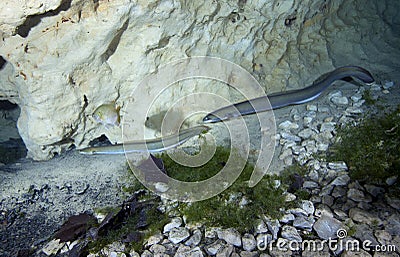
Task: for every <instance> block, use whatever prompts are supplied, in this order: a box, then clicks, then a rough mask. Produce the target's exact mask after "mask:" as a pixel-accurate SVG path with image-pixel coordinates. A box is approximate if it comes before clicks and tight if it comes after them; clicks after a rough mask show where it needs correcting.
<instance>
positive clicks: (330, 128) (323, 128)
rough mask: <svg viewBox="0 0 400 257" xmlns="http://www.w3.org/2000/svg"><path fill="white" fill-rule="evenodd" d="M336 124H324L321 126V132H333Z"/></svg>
mask: <svg viewBox="0 0 400 257" xmlns="http://www.w3.org/2000/svg"><path fill="white" fill-rule="evenodd" d="M335 126H336V122H324V123H322V125H321V129H320V131H321V132H334V131H335V130H336V127H335Z"/></svg>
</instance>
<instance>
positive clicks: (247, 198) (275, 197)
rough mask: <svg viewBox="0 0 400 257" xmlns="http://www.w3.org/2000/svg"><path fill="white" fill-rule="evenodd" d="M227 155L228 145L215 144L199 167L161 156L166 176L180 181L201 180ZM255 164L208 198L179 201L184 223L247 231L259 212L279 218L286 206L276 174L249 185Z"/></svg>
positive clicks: (215, 169)
mask: <svg viewBox="0 0 400 257" xmlns="http://www.w3.org/2000/svg"><path fill="white" fill-rule="evenodd" d="M229 155H230V151H229V149H227V148H223V147H217V149H216V152H215V154H214V156H213V158H211V160H210V161H208V162H207V163H206V164H205V165H203V166H200V167H196V168H193V167H187V166H182V165H180V164H178V163H176V162H174V161H173V160H171V159H170V158H169V157H168V156H167V155H166V154H162V155H161V156H160V157H161V158H162V159H163V161H164V165H165V169H166V170H167V173H168V175H169V176H171V177H173V178H175V179H177V180H181V181H190V182H193V181H201V180H205V179H208V178H210V177H212V176H214V175H216V174H217V173H218V172H219V171H220V170H221V169H222V168H223V167H224V165H225V164H226V162H227V160H228V158H229ZM253 170H254V166H252V165H251V164H249V163H246V165H245V167H244V169H243V171H242V172H241V174H240V175H239V177H238V178H237V179H236V181H235V182H234V183H233V184H232V185H231V186H230V187H229V188H227V189H226V190H225V191H223V192H222V193H220V194H218V195H216V196H214V197H212V198H209V199H207V200H203V201H198V202H192V203H180V204H179V207H178V209H179V212H180V213H181V215H183V216H185V217H186V221H187V222H193V223H197V222H199V223H201V224H204V225H206V226H220V227H233V228H236V229H237V230H238V231H240V232H245V231H250V230H251V229H252V228H253V227H254V225H255V224H254V222H255V220H256V219H257V218H259V217H260V215H268V216H270V217H274V218H278V217H280V215H281V211H280V209H281V208H282V207H284V205H285V197H284V194H283V192H284V187H277V186H276V180H279V177H277V176H264V178H263V179H262V180H261V181H260V182H259V183H258V184H257V185H256V186H255V187H249V184H248V181H249V179H250V176H251V174H252V172H253Z"/></svg>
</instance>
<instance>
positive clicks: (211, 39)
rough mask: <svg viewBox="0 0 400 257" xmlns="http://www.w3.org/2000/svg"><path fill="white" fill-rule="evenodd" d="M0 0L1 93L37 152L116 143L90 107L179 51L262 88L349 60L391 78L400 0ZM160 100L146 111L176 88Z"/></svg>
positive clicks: (126, 93)
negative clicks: (230, 67) (233, 69)
mask: <svg viewBox="0 0 400 257" xmlns="http://www.w3.org/2000/svg"><path fill="white" fill-rule="evenodd" d="M0 6H1V12H0V30H1V31H2V33H1V34H0V35H2V37H3V40H2V41H1V42H0V44H1V45H0V55H1V57H2V58H3V59H4V60H5V62H4V63H3V64H2V66H1V70H0V80H1V85H0V99H8V100H10V101H12V102H15V103H18V104H19V106H20V108H21V115H20V118H19V120H18V129H19V132H20V134H21V136H22V138H23V140H24V142H25V144H26V146H27V148H28V151H29V152H28V153H29V156H30V157H33V158H34V159H37V160H44V159H49V158H51V157H52V156H53V155H54V154H55V153H60V152H62V151H63V150H65V149H67V148H68V147H70V146H71V145H75V146H76V147H78V148H79V147H84V146H86V145H87V144H88V143H89V142H90V141H91V140H93V139H94V138H96V137H99V136H100V135H102V134H105V135H106V136H107V137H108V138H109V139H110V140H111V141H112V142H120V141H121V127H119V126H115V127H112V128H106V127H104V126H103V125H102V124H100V123H97V122H96V121H95V120H94V119H93V118H92V114H93V112H94V111H95V110H96V108H97V107H99V106H100V105H102V104H105V103H110V102H112V101H115V104H116V106H119V107H121V108H123V107H124V106H126V105H127V104H128V103H129V102H131V101H134V96H133V97H130V94H131V92H132V90H133V89H134V88H135V87H136V86H137V85H138V84H139V82H140V81H141V80H142V79H143V78H144V76H146V75H148V74H150V73H151V72H154V71H155V70H157V69H158V67H160V65H163V64H166V63H167V62H169V61H173V60H177V59H180V58H184V57H191V56H204V55H206V56H214V57H221V58H224V59H227V60H229V61H232V62H234V63H236V64H239V65H241V66H242V67H244V68H245V69H246V70H247V71H249V72H251V73H252V74H253V75H254V76H255V77H256V78H257V79H258V80H259V82H260V83H261V84H262V85H263V86H264V87H265V90H266V92H275V91H281V90H285V89H292V88H300V87H304V86H306V85H308V84H309V83H311V82H312V81H313V80H314V79H315V78H317V77H318V76H319V75H320V74H321V73H323V72H326V71H328V70H329V69H331V68H332V67H334V66H337V65H345V64H355V65H360V66H364V67H365V68H368V69H370V70H371V71H372V72H373V73H374V74H376V75H377V77H378V78H382V79H384V78H386V79H391V80H396V79H398V78H399V74H398V72H397V71H396V69H397V70H398V68H399V62H400V61H399V60H400V58H398V57H399V50H398V47H397V46H398V45H400V42H399V24H400V21H399V18H398V17H397V16H396V11H395V10H398V9H399V8H400V4H399V1H390V0H386V1H385V0H383V1H382V0H371V1H367V2H365V1H361V0H357V1H353V0H338V1H336V0H335V1H329V0H303V1H300V0H285V1H282V0H273V1H272V0H271V1H264V0H248V1H246V0H238V1H235V2H234V1H228V0H223V1H212V0H206V1H190V0H153V1H144V0H136V1H130V0H113V1H107V0H99V1H84V0H64V1H62V0H58V1H56V0H53V1H51V0H47V1H37V0H35V1H33V0H32V1H2V2H1V3H0ZM206 86H207V85H206ZM208 86H209V87H210V91H211V92H215V93H219V94H221V95H223V96H225V97H229V96H230V91H229V90H226V89H220V88H217V87H214V86H213V85H212V84H209V85H208ZM195 89H196V87H194V88H193V87H184V86H182V88H179V89H178V90H175V92H176V91H180V92H185V91H186V92H187V91H193V90H195ZM163 97H164V98H165V99H164V100H163V101H160V102H156V103H155V105H156V106H155V109H154V110H156V111H163V110H165V108H166V107H165V106H164V105H166V104H167V103H168V102H173V101H176V100H177V99H178V98H179V94H176V93H174V92H172V93H168V94H165V95H164V96H163ZM166 99H167V100H166ZM156 111H155V113H156ZM121 115H124V114H123V113H121ZM135 126H138V128H139V127H140V126H143V124H136V125H135Z"/></svg>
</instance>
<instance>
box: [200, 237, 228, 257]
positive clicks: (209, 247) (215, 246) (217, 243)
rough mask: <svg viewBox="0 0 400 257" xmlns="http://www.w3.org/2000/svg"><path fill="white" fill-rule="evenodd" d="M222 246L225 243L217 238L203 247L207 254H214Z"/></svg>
mask: <svg viewBox="0 0 400 257" xmlns="http://www.w3.org/2000/svg"><path fill="white" fill-rule="evenodd" d="M224 246H225V244H223V243H222V241H221V240H217V241H215V242H213V243H212V244H209V245H206V246H205V247H204V249H205V250H206V252H207V253H208V254H209V255H216V254H217V253H218V251H220V250H221V249H222V248H223V247H224Z"/></svg>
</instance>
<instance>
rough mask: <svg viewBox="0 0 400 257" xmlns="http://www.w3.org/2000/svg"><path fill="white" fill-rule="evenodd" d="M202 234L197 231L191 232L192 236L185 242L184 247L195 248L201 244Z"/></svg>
mask: <svg viewBox="0 0 400 257" xmlns="http://www.w3.org/2000/svg"><path fill="white" fill-rule="evenodd" d="M201 237H202V233H201V231H200V230H199V229H196V230H194V231H193V235H192V236H191V237H190V238H189V239H188V240H186V242H185V245H187V246H197V245H198V244H200V242H201Z"/></svg>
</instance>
